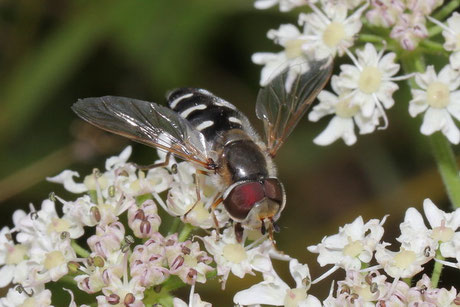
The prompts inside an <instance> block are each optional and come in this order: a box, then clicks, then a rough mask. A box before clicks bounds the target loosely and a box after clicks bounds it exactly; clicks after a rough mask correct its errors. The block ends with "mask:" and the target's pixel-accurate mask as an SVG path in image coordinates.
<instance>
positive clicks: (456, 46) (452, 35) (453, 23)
mask: <svg viewBox="0 0 460 307" xmlns="http://www.w3.org/2000/svg"><path fill="white" fill-rule="evenodd" d="M430 20H432V19H430ZM442 28H443V31H442V36H444V39H445V43H444V48H445V49H446V50H447V51H460V13H458V12H454V13H453V14H452V16H451V17H449V18H448V19H447V26H446V25H443V26H442Z"/></svg>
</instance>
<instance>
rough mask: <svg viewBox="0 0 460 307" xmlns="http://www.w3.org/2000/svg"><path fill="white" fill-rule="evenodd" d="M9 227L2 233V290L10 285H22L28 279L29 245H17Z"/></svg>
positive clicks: (0, 247)
mask: <svg viewBox="0 0 460 307" xmlns="http://www.w3.org/2000/svg"><path fill="white" fill-rule="evenodd" d="M10 237H11V233H10V229H9V228H8V227H3V228H2V230H1V231H0V265H1V266H2V267H1V268H0V288H4V287H6V286H7V285H8V284H9V283H11V282H14V283H20V282H22V281H23V280H25V278H26V277H27V273H28V272H27V264H26V260H27V259H28V258H29V249H30V245H29V244H15V242H14V241H13V240H11V238H10Z"/></svg>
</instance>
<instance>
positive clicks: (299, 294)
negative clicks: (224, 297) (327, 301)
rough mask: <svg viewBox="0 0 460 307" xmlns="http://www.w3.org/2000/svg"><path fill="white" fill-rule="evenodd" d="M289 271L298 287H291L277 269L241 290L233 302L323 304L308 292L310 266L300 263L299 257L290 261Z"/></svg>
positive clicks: (301, 306) (289, 306)
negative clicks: (260, 280) (277, 272)
mask: <svg viewBox="0 0 460 307" xmlns="http://www.w3.org/2000/svg"><path fill="white" fill-rule="evenodd" d="M289 271H290V272H291V275H292V277H293V279H294V280H295V283H296V287H295V288H292V289H291V287H289V286H288V285H287V284H286V283H285V282H284V281H283V280H282V279H281V278H280V277H279V276H278V275H277V274H276V272H275V271H273V272H271V273H266V274H264V281H262V282H260V283H258V284H255V285H253V286H252V287H250V288H249V289H246V290H242V291H239V292H238V293H236V294H235V296H234V297H233V302H234V303H235V304H240V305H255V304H266V305H272V306H273V305H274V306H286V307H307V306H312V307H314V306H321V303H320V301H319V300H318V299H317V298H316V297H315V296H313V295H311V294H308V293H307V291H308V289H309V288H310V280H311V278H310V271H309V269H308V266H307V265H305V264H300V263H299V262H298V261H297V259H292V260H291V261H290V262H289Z"/></svg>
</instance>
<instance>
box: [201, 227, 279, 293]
mask: <svg viewBox="0 0 460 307" xmlns="http://www.w3.org/2000/svg"><path fill="white" fill-rule="evenodd" d="M202 240H203V243H204V245H205V247H206V250H207V251H208V252H209V253H210V254H211V255H213V256H214V261H215V262H216V264H217V275H219V276H221V277H222V288H224V287H225V283H226V281H227V278H228V276H229V274H230V272H231V273H233V274H234V275H236V276H238V277H239V278H243V277H244V275H246V274H251V275H254V273H253V271H252V269H253V268H254V267H256V268H259V267H264V268H265V269H267V270H269V269H270V268H271V262H270V263H267V259H268V251H267V252H266V253H265V255H264V254H263V253H262V248H263V246H261V245H259V246H257V247H255V248H251V249H248V250H247V249H246V248H245V247H244V246H243V244H241V243H238V241H237V240H236V236H235V232H234V230H233V229H232V228H227V229H225V230H224V233H223V235H221V236H220V237H219V238H218V237H217V233H216V231H215V230H214V231H213V232H212V234H211V236H207V237H204V238H202Z"/></svg>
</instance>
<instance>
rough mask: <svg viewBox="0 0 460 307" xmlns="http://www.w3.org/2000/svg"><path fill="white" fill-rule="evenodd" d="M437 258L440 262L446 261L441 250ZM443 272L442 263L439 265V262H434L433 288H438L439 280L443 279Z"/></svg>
mask: <svg viewBox="0 0 460 307" xmlns="http://www.w3.org/2000/svg"><path fill="white" fill-rule="evenodd" d="M435 258H436V259H439V260H444V257H443V256H442V255H441V251H440V249H439V248H438V250H437V251H436V257H435ZM441 272H442V263H439V262H437V261H435V262H434V268H433V273H432V274H431V285H432V286H433V288H437V287H438V283H439V278H440V277H441Z"/></svg>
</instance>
